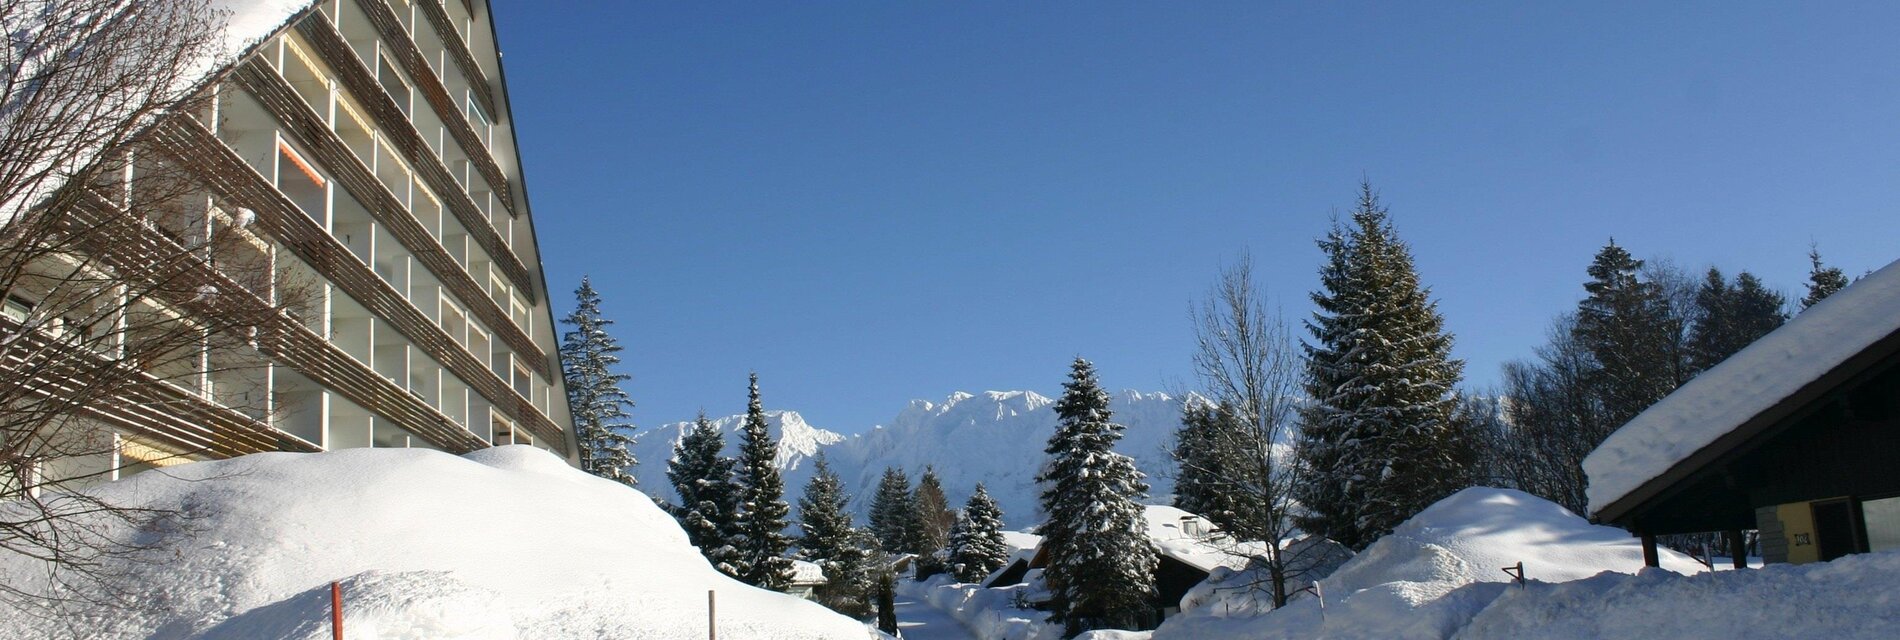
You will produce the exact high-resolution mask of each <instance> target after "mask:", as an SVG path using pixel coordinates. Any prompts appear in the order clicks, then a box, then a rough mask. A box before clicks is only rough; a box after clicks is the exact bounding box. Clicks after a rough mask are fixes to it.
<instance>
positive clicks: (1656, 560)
mask: <svg viewBox="0 0 1900 640" xmlns="http://www.w3.org/2000/svg"><path fill="white" fill-rule="evenodd" d="M1639 535H1641V536H1643V566H1645V567H1660V566H1662V558H1661V556H1658V555H1656V534H1653V533H1643V534H1639Z"/></svg>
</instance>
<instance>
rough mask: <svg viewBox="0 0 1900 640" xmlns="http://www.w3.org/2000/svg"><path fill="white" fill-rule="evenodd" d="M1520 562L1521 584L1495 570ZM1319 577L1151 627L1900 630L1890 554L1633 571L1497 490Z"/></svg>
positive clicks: (1373, 632)
mask: <svg viewBox="0 0 1900 640" xmlns="http://www.w3.org/2000/svg"><path fill="white" fill-rule="evenodd" d="M1519 561H1522V562H1523V563H1524V568H1525V573H1526V574H1528V575H1529V577H1530V581H1529V582H1528V583H1526V584H1524V585H1522V586H1519V585H1515V584H1512V583H1511V582H1510V581H1511V578H1510V577H1509V576H1507V575H1506V574H1505V573H1504V572H1503V571H1501V570H1500V569H1501V568H1502V567H1505V566H1512V565H1515V564H1516V563H1517V562H1519ZM1320 582H1321V586H1322V588H1323V590H1324V592H1325V594H1326V597H1325V606H1324V609H1323V610H1322V608H1321V606H1320V602H1319V601H1318V600H1317V599H1315V598H1311V597H1307V598H1302V599H1299V600H1295V601H1294V602H1293V603H1292V604H1289V605H1288V606H1287V607H1286V608H1284V609H1281V610H1278V611H1273V612H1271V613H1265V612H1262V611H1259V610H1247V609H1246V607H1245V606H1244V604H1245V603H1244V602H1240V601H1236V602H1235V603H1228V604H1235V605H1239V606H1232V607H1229V606H1222V604H1223V603H1221V602H1220V600H1219V599H1214V600H1212V601H1210V602H1208V603H1201V604H1199V605H1197V606H1193V607H1191V608H1190V609H1189V610H1188V611H1186V612H1185V613H1184V615H1181V616H1177V617H1175V618H1172V619H1170V620H1169V621H1168V622H1167V623H1166V624H1164V625H1162V627H1161V628H1160V629H1158V630H1156V631H1155V633H1154V635H1153V638H1154V640H1177V639H1185V638H1312V637H1327V638H1452V637H1456V638H1473V639H1480V640H1483V639H1494V638H1495V639H1500V640H1502V639H1514V638H1564V639H1568V638H1577V639H1583V638H1615V637H1625V638H1710V639H1721V640H1734V639H1739V638H1793V637H1817V638H1818V637H1826V638H1830V639H1832V640H1839V639H1854V638H1888V637H1893V630H1894V629H1900V596H1897V595H1894V594H1893V592H1892V587H1893V585H1894V584H1900V553H1890V554H1874V555H1862V556H1850V557H1847V558H1843V559H1841V560H1836V561H1834V562H1832V563H1825V564H1811V565H1802V566H1792V565H1773V566H1768V567H1766V568H1763V569H1757V570H1745V571H1718V572H1714V573H1709V572H1706V571H1704V570H1703V568H1702V566H1701V565H1700V564H1698V563H1696V562H1695V561H1694V560H1692V559H1690V558H1689V557H1688V556H1685V555H1682V554H1679V553H1674V552H1671V551H1668V550H1663V568H1662V569H1644V568H1643V567H1642V551H1641V548H1640V545H1639V544H1638V543H1637V542H1636V540H1635V539H1634V538H1632V537H1630V535H1629V534H1628V533H1626V532H1624V531H1623V530H1621V529H1616V528H1612V527H1601V526H1595V525H1591V524H1589V523H1588V522H1586V521H1584V520H1583V519H1582V518H1579V517H1577V516H1576V515H1574V514H1571V513H1570V512H1568V511H1566V510H1564V509H1562V508H1561V507H1558V506H1556V505H1554V504H1551V503H1549V502H1546V501H1543V500H1540V499H1538V498H1535V497H1532V496H1529V495H1526V494H1523V493H1520V492H1516V491H1508V490H1503V489H1485V488H1476V489H1467V490H1465V491H1462V492H1460V493H1458V494H1455V495H1453V496H1451V497H1449V498H1446V499H1445V500H1443V501H1441V502H1439V503H1438V504H1436V505H1433V506H1432V507H1431V508H1429V509H1426V510H1425V511H1424V512H1421V513H1420V514H1419V515H1417V516H1415V517H1414V518H1413V519H1411V520H1410V521H1407V522H1406V523H1405V524H1404V525H1401V526H1400V527H1399V528H1398V529H1397V530H1396V531H1394V532H1393V533H1392V535H1389V536H1387V537H1385V538H1382V539H1380V540H1379V541H1378V542H1375V543H1373V545H1372V546H1371V547H1368V548H1367V549H1366V550H1365V551H1364V552H1363V553H1361V554H1359V555H1358V556H1357V557H1355V558H1354V559H1353V560H1351V561H1349V562H1347V563H1346V564H1345V565H1344V566H1342V567H1340V569H1339V570H1338V571H1337V572H1335V573H1334V574H1333V575H1332V576H1331V577H1329V578H1327V579H1325V580H1321V581H1320Z"/></svg>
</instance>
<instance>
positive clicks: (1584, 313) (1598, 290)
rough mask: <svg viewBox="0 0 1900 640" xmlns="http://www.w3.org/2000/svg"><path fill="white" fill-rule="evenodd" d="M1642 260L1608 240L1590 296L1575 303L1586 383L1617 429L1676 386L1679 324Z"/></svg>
mask: <svg viewBox="0 0 1900 640" xmlns="http://www.w3.org/2000/svg"><path fill="white" fill-rule="evenodd" d="M1642 267H1643V261H1641V260H1637V259H1635V258H1634V257H1631V256H1630V253H1629V252H1628V251H1625V250H1624V249H1623V248H1622V247H1619V246H1617V245H1616V241H1615V240H1611V241H1610V243H1609V244H1608V245H1605V246H1604V247H1603V249H1602V250H1601V251H1598V252H1597V255H1596V258H1595V259H1594V260H1593V261H1592V262H1591V264H1590V268H1589V274H1590V281H1589V282H1586V283H1584V285H1583V289H1584V291H1585V292H1587V293H1588V294H1589V295H1588V296H1587V297H1585V298H1584V299H1583V301H1581V302H1578V303H1577V318H1576V324H1574V325H1573V326H1572V327H1571V332H1572V333H1573V335H1574V336H1575V338H1576V340H1577V342H1578V343H1579V344H1581V345H1582V346H1583V347H1584V348H1585V349H1586V350H1588V351H1589V352H1590V354H1591V356H1592V357H1593V359H1594V360H1595V365H1596V366H1595V369H1594V370H1592V371H1590V372H1588V375H1587V376H1586V378H1585V379H1586V381H1587V382H1589V384H1590V386H1591V387H1592V388H1593V390H1594V392H1595V393H1596V394H1597V397H1598V398H1599V400H1600V402H1602V404H1603V417H1604V418H1605V419H1606V420H1607V421H1608V422H1609V423H1610V424H1616V425H1621V424H1623V423H1625V422H1628V421H1629V419H1630V418H1634V417H1636V414H1638V413H1641V412H1642V411H1643V410H1644V409H1647V408H1649V405H1651V404H1655V402H1656V401H1657V400H1661V399H1662V397H1663V396H1666V395H1669V392H1670V391H1674V390H1675V388H1676V385H1677V384H1679V378H1680V377H1679V376H1678V375H1677V373H1676V372H1677V370H1678V369H1679V368H1681V366H1682V363H1680V362H1677V357H1676V356H1675V355H1674V349H1671V348H1670V345H1671V344H1672V343H1673V342H1674V341H1675V340H1676V337H1677V335H1678V334H1679V333H1680V332H1681V331H1682V327H1681V325H1680V323H1681V319H1679V318H1677V317H1676V316H1675V314H1674V313H1672V312H1671V310H1670V308H1669V301H1668V300H1667V299H1666V298H1665V297H1664V295H1663V290H1662V287H1661V286H1660V285H1658V284H1656V283H1655V282H1651V281H1649V280H1647V279H1644V278H1643V277H1642V276H1641V274H1640V272H1641V269H1642Z"/></svg>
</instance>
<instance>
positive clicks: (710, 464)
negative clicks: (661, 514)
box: [666, 411, 745, 578]
mask: <svg viewBox="0 0 1900 640" xmlns="http://www.w3.org/2000/svg"><path fill="white" fill-rule="evenodd" d="M725 446H726V438H725V434H724V433H722V432H720V430H719V428H718V427H716V426H713V423H712V421H710V420H707V419H706V413H705V412H703V411H702V412H700V414H699V418H698V419H697V420H695V421H694V422H693V427H692V429H690V430H688V431H687V432H686V435H685V436H683V437H681V438H680V441H679V444H678V445H675V446H674V448H673V460H672V461H671V462H670V463H668V464H667V468H666V479H667V480H668V481H670V482H671V483H672V484H673V490H674V491H675V492H677V493H679V496H680V501H679V504H678V505H676V506H674V507H672V509H671V511H672V512H673V517H674V518H676V519H678V520H679V523H680V528H682V529H685V530H686V539H687V541H689V542H691V543H692V544H693V546H695V547H698V548H699V553H700V554H701V555H704V556H706V560H707V561H709V562H711V563H712V565H713V567H714V568H717V569H718V570H719V571H720V572H721V573H724V574H726V575H728V576H732V577H735V578H737V577H739V576H740V574H742V573H743V568H744V566H745V562H744V560H743V558H741V557H740V555H739V542H740V539H741V537H742V536H741V534H740V531H739V487H738V485H736V484H734V483H733V477H732V473H733V465H734V464H735V463H736V461H734V460H733V459H732V458H728V457H725V456H722V455H719V454H720V451H721V450H723V449H724V448H725Z"/></svg>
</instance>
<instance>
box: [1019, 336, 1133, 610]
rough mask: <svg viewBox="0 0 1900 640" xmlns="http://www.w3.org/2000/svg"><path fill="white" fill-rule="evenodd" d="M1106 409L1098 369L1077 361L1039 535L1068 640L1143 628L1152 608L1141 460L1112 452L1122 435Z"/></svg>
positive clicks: (1066, 388)
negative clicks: (1091, 633)
mask: <svg viewBox="0 0 1900 640" xmlns="http://www.w3.org/2000/svg"><path fill="white" fill-rule="evenodd" d="M1108 400H1109V398H1108V393H1106V392H1104V391H1102V389H1101V386H1100V385H1099V384H1098V383H1097V382H1096V378H1095V367H1094V365H1091V364H1089V362H1088V361H1087V360H1083V359H1081V358H1076V359H1075V363H1074V364H1073V366H1072V367H1071V370H1070V375H1069V381H1068V383H1066V384H1064V385H1063V394H1062V399H1060V400H1058V401H1056V405H1055V409H1056V417H1057V420H1058V423H1057V426H1056V432H1055V434H1054V435H1052V436H1050V438H1049V444H1048V446H1047V447H1046V448H1044V450H1043V451H1044V453H1047V454H1048V455H1049V457H1048V460H1047V461H1046V462H1045V463H1044V464H1043V467H1042V471H1041V473H1039V474H1037V476H1036V482H1037V484H1038V485H1039V486H1040V487H1041V489H1042V493H1041V502H1042V511H1043V514H1044V515H1045V516H1047V518H1048V519H1047V520H1045V521H1044V522H1043V523H1042V526H1041V528H1040V529H1039V531H1040V533H1041V534H1042V536H1043V545H1044V547H1045V548H1046V549H1048V550H1049V557H1048V565H1047V567H1046V568H1045V569H1044V570H1043V580H1044V583H1045V584H1046V585H1047V586H1048V588H1049V592H1050V594H1051V599H1050V620H1051V621H1053V622H1058V623H1061V624H1063V625H1064V628H1065V629H1066V630H1067V633H1068V635H1071V636H1073V635H1075V634H1077V633H1080V632H1081V631H1084V630H1088V629H1136V628H1140V627H1141V626H1143V625H1144V624H1145V623H1147V622H1148V617H1149V615H1150V613H1151V611H1152V608H1153V606H1154V604H1153V602H1152V600H1153V598H1154V594H1155V586H1154V570H1155V564H1156V558H1155V548H1154V544H1153V542H1151V541H1150V540H1149V539H1148V531H1147V526H1148V525H1147V518H1146V516H1145V514H1144V513H1143V509H1142V506H1141V504H1140V503H1139V500H1141V499H1142V498H1144V497H1146V495H1147V492H1148V485H1147V484H1146V483H1144V482H1142V475H1141V472H1139V471H1137V470H1136V469H1135V463H1134V460H1133V459H1130V458H1129V457H1128V456H1125V455H1122V454H1119V453H1116V452H1115V451H1114V446H1115V443H1116V442H1117V441H1119V440H1121V436H1122V426H1121V425H1118V424H1115V423H1113V422H1110V421H1109V420H1110V413H1109V409H1108Z"/></svg>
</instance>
